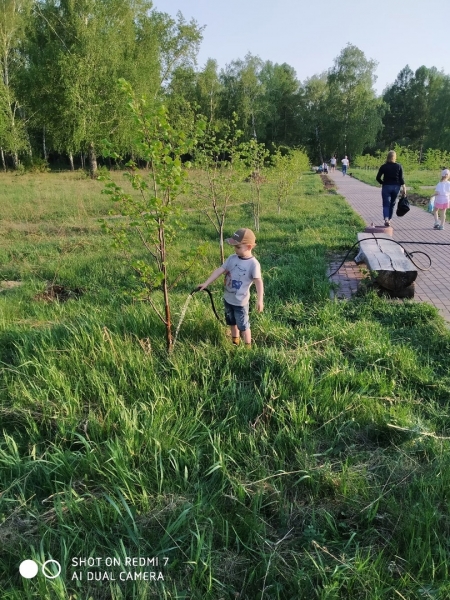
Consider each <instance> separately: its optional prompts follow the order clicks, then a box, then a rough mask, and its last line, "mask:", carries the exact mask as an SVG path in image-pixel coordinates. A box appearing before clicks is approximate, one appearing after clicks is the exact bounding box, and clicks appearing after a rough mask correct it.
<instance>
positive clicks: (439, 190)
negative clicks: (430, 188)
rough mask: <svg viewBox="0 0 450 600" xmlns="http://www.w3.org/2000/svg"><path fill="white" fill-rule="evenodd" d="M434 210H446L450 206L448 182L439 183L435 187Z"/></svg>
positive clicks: (449, 185)
mask: <svg viewBox="0 0 450 600" xmlns="http://www.w3.org/2000/svg"><path fill="white" fill-rule="evenodd" d="M434 191H435V192H436V195H435V198H434V208H441V209H442V208H448V207H449V205H450V181H440V182H439V183H438V184H437V186H436V187H435V190H434Z"/></svg>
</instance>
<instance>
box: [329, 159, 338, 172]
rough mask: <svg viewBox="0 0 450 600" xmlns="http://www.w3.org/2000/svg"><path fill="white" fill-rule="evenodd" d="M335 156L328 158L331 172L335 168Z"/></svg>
mask: <svg viewBox="0 0 450 600" xmlns="http://www.w3.org/2000/svg"><path fill="white" fill-rule="evenodd" d="M336 162H337V161H336V157H335V156H332V157H331V159H330V170H331V172H333V171H334V170H335V169H336Z"/></svg>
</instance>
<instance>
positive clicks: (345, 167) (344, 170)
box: [342, 165, 347, 175]
mask: <svg viewBox="0 0 450 600" xmlns="http://www.w3.org/2000/svg"><path fill="white" fill-rule="evenodd" d="M346 173H347V165H342V175H345V174H346Z"/></svg>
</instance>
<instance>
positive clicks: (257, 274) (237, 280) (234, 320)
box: [198, 228, 264, 348]
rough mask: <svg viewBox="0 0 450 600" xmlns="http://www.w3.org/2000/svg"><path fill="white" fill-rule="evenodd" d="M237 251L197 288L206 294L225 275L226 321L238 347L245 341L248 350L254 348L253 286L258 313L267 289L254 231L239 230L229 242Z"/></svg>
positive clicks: (224, 301) (262, 306)
mask: <svg viewBox="0 0 450 600" xmlns="http://www.w3.org/2000/svg"><path fill="white" fill-rule="evenodd" d="M226 241H227V242H228V244H231V246H233V247H234V252H235V254H232V255H231V256H229V257H228V258H227V260H226V261H225V262H224V263H223V265H222V266H221V267H218V268H217V269H216V270H215V271H213V272H212V273H211V275H210V276H209V277H208V279H207V280H206V281H205V282H204V283H202V284H200V285H199V286H198V289H199V290H204V289H205V288H206V287H207V286H208V285H209V284H210V283H212V282H213V281H215V280H216V279H217V278H218V277H220V276H221V275H225V289H224V295H223V303H224V306H225V321H226V324H227V325H229V326H230V329H231V338H232V342H233V344H234V345H235V346H238V345H239V342H240V337H242V339H243V341H244V344H245V346H246V348H250V347H251V343H252V334H251V331H250V322H249V318H248V308H249V300H250V286H251V285H252V284H253V283H254V284H255V287H256V294H257V303H256V310H257V311H258V312H262V311H263V309H264V303H263V298H264V286H263V280H262V278H261V266H260V264H259V262H258V261H257V260H256V258H255V257H254V256H253V254H252V250H253V248H254V247H255V246H256V239H255V234H254V233H253V231H252V230H251V229H246V228H243V229H238V230H237V231H236V232H235V233H233V235H232V237H231V238H228V239H227V240H226Z"/></svg>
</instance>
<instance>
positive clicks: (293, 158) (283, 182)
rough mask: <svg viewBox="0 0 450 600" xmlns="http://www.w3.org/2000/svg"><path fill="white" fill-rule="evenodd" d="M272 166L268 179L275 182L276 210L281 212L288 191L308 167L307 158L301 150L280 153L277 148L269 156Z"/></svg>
mask: <svg viewBox="0 0 450 600" xmlns="http://www.w3.org/2000/svg"><path fill="white" fill-rule="evenodd" d="M271 163H272V168H271V169H270V171H269V180H270V181H271V182H272V183H274V184H275V187H276V194H277V211H278V213H280V212H281V204H282V203H283V202H285V201H286V199H287V197H288V195H289V192H290V191H291V190H292V188H293V187H294V185H295V184H296V182H297V181H298V180H299V179H300V178H301V176H302V173H303V172H305V171H307V170H308V169H309V160H308V156H307V154H306V152H304V151H303V150H299V149H295V150H291V151H290V152H289V153H287V154H282V153H281V152H280V150H279V149H277V151H276V152H275V154H274V155H273V156H272V157H271Z"/></svg>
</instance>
